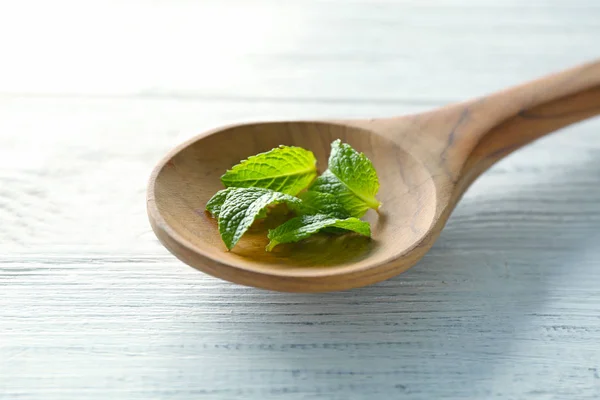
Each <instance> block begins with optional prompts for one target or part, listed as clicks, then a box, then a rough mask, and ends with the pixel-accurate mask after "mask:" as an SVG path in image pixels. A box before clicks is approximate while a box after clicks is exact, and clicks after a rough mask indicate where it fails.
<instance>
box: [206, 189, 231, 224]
mask: <svg viewBox="0 0 600 400" xmlns="http://www.w3.org/2000/svg"><path fill="white" fill-rule="evenodd" d="M230 192H231V188H227V189H223V190H219V191H218V192H217V193H215V194H214V195H213V197H211V198H210V200H209V201H208V203H206V211H208V212H209V213H211V214H212V215H213V217H215V218H219V214H220V212H221V207H222V206H223V203H225V199H226V198H227V195H228V194H229V193H230Z"/></svg>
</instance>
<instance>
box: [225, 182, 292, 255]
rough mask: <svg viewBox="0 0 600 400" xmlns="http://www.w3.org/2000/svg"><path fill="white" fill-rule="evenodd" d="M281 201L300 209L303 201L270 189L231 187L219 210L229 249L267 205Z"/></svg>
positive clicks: (226, 244)
mask: <svg viewBox="0 0 600 400" xmlns="http://www.w3.org/2000/svg"><path fill="white" fill-rule="evenodd" d="M279 203H286V204H287V205H288V206H289V207H290V208H292V209H298V208H299V207H301V204H302V201H301V200H300V199H298V198H296V197H293V196H290V195H287V194H285V193H280V192H274V191H272V190H269V189H262V188H235V189H231V191H230V192H229V194H228V195H227V197H226V199H225V202H224V203H223V204H222V205H221V208H220V212H219V233H220V234H221V238H222V239H223V242H224V243H225V246H227V249H229V250H231V249H232V248H233V247H234V246H235V245H236V244H237V242H238V241H239V240H240V238H241V237H242V236H243V235H244V233H246V231H247V230H248V228H250V226H251V225H252V223H253V222H254V220H255V219H256V218H257V217H259V216H261V214H263V213H262V211H263V210H264V209H265V208H266V207H267V206H269V205H274V204H279Z"/></svg>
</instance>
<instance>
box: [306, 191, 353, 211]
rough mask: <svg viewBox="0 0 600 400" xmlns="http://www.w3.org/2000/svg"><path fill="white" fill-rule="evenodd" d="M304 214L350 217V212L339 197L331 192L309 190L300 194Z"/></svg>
mask: <svg viewBox="0 0 600 400" xmlns="http://www.w3.org/2000/svg"><path fill="white" fill-rule="evenodd" d="M300 198H301V199H302V209H301V213H302V214H309V215H310V214H327V215H332V216H334V217H337V218H348V217H350V214H349V213H348V211H347V210H346V209H345V208H344V206H343V205H342V203H340V202H339V200H338V198H337V197H336V196H334V195H332V194H330V193H324V192H315V191H308V192H304V193H302V194H301V195H300Z"/></svg>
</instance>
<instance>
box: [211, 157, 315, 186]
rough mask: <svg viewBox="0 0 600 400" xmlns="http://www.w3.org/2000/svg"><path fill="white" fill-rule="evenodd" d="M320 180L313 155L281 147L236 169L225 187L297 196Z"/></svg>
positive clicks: (229, 173)
mask: <svg viewBox="0 0 600 400" xmlns="http://www.w3.org/2000/svg"><path fill="white" fill-rule="evenodd" d="M316 176H317V160H316V158H315V155H314V154H313V153H312V152H311V151H308V150H305V149H303V148H301V147H293V146H292V147H288V146H279V147H277V148H275V149H273V150H271V151H268V152H266V153H260V154H257V155H255V156H252V157H249V158H248V159H247V160H244V161H242V162H241V163H239V164H237V165H235V166H234V167H233V168H231V169H230V170H229V171H227V172H226V173H225V175H223V176H222V177H221V182H223V184H224V185H225V187H258V188H264V189H271V190H273V191H276V192H281V193H286V194H290V195H292V196H295V195H297V194H298V193H300V191H302V190H303V189H304V188H306V187H307V186H308V185H310V183H311V182H312V181H313V180H314V179H315V177H316Z"/></svg>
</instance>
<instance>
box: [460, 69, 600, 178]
mask: <svg viewBox="0 0 600 400" xmlns="http://www.w3.org/2000/svg"><path fill="white" fill-rule="evenodd" d="M462 107H464V113H465V114H468V118H464V120H465V123H464V126H463V128H464V129H460V130H459V131H462V132H459V133H460V134H459V135H457V140H456V142H457V143H456V146H455V148H456V150H457V152H456V153H455V154H456V156H457V158H458V159H461V160H463V162H464V164H463V166H462V168H461V169H462V173H463V175H464V174H467V173H470V174H474V175H475V176H476V175H479V173H481V172H483V171H485V170H486V169H487V168H489V167H490V166H491V165H492V164H494V163H495V162H496V161H498V160H499V159H501V158H503V157H505V156H506V155H508V154H510V153H511V152H513V151H515V150H517V149H519V148H521V147H522V146H524V145H526V144H528V143H531V142H532V141H534V140H536V139H538V138H540V137H542V136H544V135H546V134H549V133H551V132H554V131H556V130H558V129H560V128H563V127H565V126H567V125H570V124H573V123H576V122H579V121H582V120H584V119H587V118H590V117H593V116H595V115H598V114H600V61H596V62H593V63H589V64H585V65H582V66H579V67H575V68H571V69H568V70H565V71H563V72H559V73H556V74H553V75H549V76H547V77H544V78H541V79H537V80H534V81H531V82H528V83H525V84H522V85H519V86H515V87H512V88H509V89H506V90H503V91H500V92H497V93H494V94H491V95H489V96H485V97H482V98H479V99H476V100H473V101H471V102H467V103H466V104H463V105H462Z"/></svg>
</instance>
